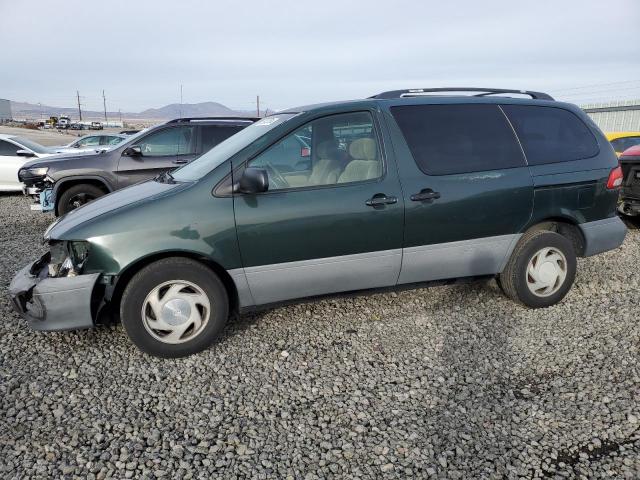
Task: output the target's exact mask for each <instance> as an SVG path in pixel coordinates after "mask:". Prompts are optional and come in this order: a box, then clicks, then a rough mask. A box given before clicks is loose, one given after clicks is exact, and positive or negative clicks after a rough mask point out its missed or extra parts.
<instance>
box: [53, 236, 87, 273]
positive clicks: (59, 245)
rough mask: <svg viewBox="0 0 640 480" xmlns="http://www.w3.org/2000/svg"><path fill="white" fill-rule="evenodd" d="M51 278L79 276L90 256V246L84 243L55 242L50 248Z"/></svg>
mask: <svg viewBox="0 0 640 480" xmlns="http://www.w3.org/2000/svg"><path fill="white" fill-rule="evenodd" d="M49 252H50V258H51V260H50V263H49V276H50V277H75V276H76V275H79V274H80V272H81V271H82V267H83V266H84V262H85V260H86V259H87V255H88V254H89V244H88V243H87V242H82V241H71V242H53V243H51V246H50V250H49Z"/></svg>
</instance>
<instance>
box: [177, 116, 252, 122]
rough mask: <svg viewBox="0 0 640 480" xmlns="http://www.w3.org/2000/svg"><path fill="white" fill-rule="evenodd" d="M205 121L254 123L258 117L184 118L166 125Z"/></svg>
mask: <svg viewBox="0 0 640 480" xmlns="http://www.w3.org/2000/svg"><path fill="white" fill-rule="evenodd" d="M207 120H222V121H229V122H231V121H245V122H255V121H256V120H259V118H258V117H185V118H174V119H173V120H169V121H168V122H167V123H182V122H185V123H186V122H192V121H207Z"/></svg>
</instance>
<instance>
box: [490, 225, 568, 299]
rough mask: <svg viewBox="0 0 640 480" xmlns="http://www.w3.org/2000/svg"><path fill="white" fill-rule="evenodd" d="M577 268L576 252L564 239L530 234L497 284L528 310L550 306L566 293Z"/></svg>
mask: <svg viewBox="0 0 640 480" xmlns="http://www.w3.org/2000/svg"><path fill="white" fill-rule="evenodd" d="M576 265H577V261H576V254H575V250H574V248H573V244H572V243H571V242H570V241H569V240H568V239H567V238H565V237H563V236H562V235H560V234H559V233H555V232H549V231H546V230H539V231H534V232H529V233H527V234H525V235H524V236H523V237H522V238H521V239H520V241H519V242H518V245H517V246H516V248H515V250H514V251H513V253H512V254H511V258H510V259H509V262H507V266H506V267H505V269H504V271H503V272H502V273H501V274H500V275H499V285H500V287H501V288H502V290H503V291H504V293H505V294H506V295H507V296H508V297H510V298H512V299H513V300H516V301H518V302H520V303H523V304H524V305H526V306H528V307H531V308H544V307H549V306H551V305H554V304H556V303H558V302H559V301H560V300H562V299H563V298H564V296H565V295H566V294H567V293H568V292H569V289H570V288H571V285H573V281H574V279H575V275H576Z"/></svg>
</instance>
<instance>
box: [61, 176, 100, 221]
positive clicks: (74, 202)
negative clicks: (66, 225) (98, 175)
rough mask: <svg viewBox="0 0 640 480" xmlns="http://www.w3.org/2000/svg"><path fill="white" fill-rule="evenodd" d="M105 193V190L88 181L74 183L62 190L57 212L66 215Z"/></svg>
mask: <svg viewBox="0 0 640 480" xmlns="http://www.w3.org/2000/svg"><path fill="white" fill-rule="evenodd" d="M103 195H105V193H104V191H103V190H101V189H100V188H99V187H96V186H95V185H91V184H88V183H81V184H79V185H73V186H72V187H69V188H68V189H66V190H65V191H64V192H62V195H60V197H59V198H58V201H57V204H56V212H58V215H64V214H65V213H68V212H70V211H71V210H75V209H76V208H78V207H81V206H82V205H85V204H87V203H89V202H91V201H93V200H95V199H96V198H99V197H102V196H103Z"/></svg>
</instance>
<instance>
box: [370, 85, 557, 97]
mask: <svg viewBox="0 0 640 480" xmlns="http://www.w3.org/2000/svg"><path fill="white" fill-rule="evenodd" d="M444 92H478V93H476V94H475V95H472V96H474V97H488V96H490V95H500V94H503V93H517V94H520V95H529V96H530V97H531V98H532V99H534V100H553V97H552V96H551V95H549V94H548V93H543V92H534V91H532V90H511V89H508V88H477V87H439V88H408V89H406V90H390V91H388V92H382V93H379V94H377V95H374V96H373V97H369V98H378V99H389V98H404V97H420V96H424V95H423V94H425V93H444Z"/></svg>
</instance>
